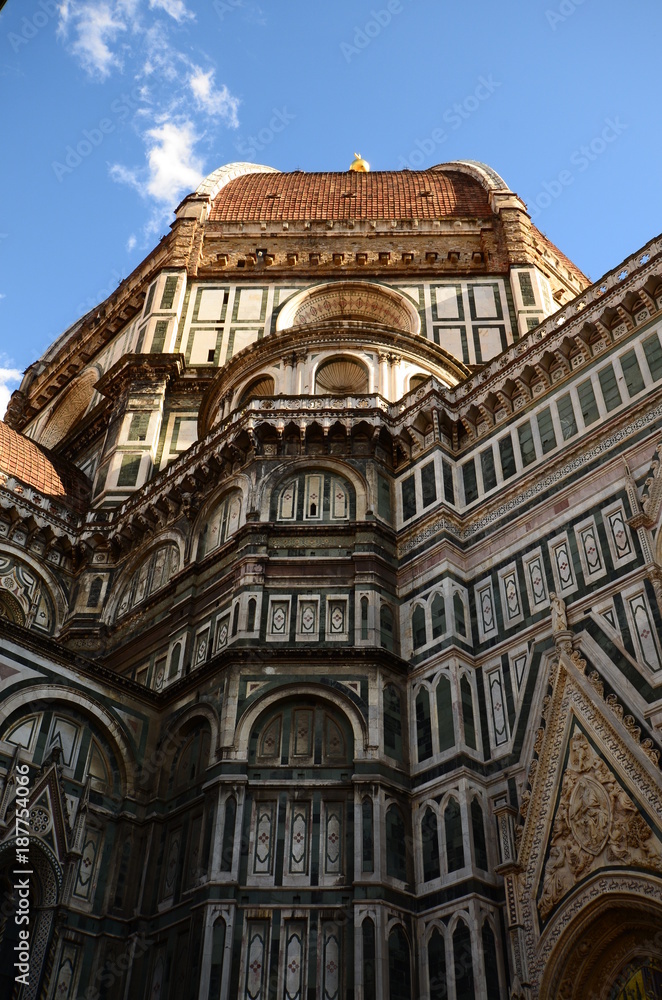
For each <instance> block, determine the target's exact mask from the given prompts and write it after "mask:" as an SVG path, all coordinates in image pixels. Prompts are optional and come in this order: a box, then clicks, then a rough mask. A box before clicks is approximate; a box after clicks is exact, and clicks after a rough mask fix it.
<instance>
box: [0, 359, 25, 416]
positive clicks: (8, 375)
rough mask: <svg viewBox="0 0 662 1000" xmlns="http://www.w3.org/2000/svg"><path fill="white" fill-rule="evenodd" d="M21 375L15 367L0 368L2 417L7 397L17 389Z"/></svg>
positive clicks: (0, 414)
mask: <svg viewBox="0 0 662 1000" xmlns="http://www.w3.org/2000/svg"><path fill="white" fill-rule="evenodd" d="M22 377H23V376H22V374H21V372H19V371H18V370H17V369H16V368H0V418H2V417H4V415H5V410H6V409H7V403H8V402H9V397H10V396H11V394H12V392H13V391H14V389H18V383H19V382H20V381H21V378H22ZM14 383H16V384H14Z"/></svg>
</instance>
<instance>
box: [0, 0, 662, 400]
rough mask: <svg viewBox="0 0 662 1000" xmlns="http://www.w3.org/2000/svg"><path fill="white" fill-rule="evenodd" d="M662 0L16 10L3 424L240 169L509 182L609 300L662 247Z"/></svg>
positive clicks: (169, 0) (106, 4)
mask: <svg viewBox="0 0 662 1000" xmlns="http://www.w3.org/2000/svg"><path fill="white" fill-rule="evenodd" d="M661 20H662V13H661V10H660V6H659V3H658V2H656V0H635V2H634V3H632V4H624V3H622V2H618V3H617V2H615V0H582V2H577V0H519V2H515V0H502V2H501V3H495V2H494V0H464V2H462V3H456V2H455V3H450V2H446V0H354V2H352V3H350V2H348V0H335V2H320V0H317V2H315V0H280V2H276V0H260V2H257V0H204V2H203V0H198V2H194V0H8V3H7V4H6V6H5V7H4V9H3V11H2V13H1V14H0V80H1V86H2V102H1V105H0V119H1V124H2V136H3V144H2V146H3V152H2V156H1V157H0V175H1V185H2V187H1V189H2V192H3V197H2V201H1V202H0V412H3V411H4V405H5V402H6V399H7V397H8V393H9V391H11V390H12V389H13V388H16V386H17V384H18V382H17V377H18V374H19V373H20V372H21V371H23V370H24V369H25V368H26V367H27V366H28V365H29V364H30V363H31V362H32V361H33V360H35V358H36V357H38V356H39V355H40V354H41V353H42V352H43V351H44V350H45V349H46V347H47V346H48V345H49V344H50V343H51V342H52V341H53V340H54V339H55V338H56V337H57V336H58V335H59V334H60V333H61V332H62V331H63V330H64V329H65V328H66V327H67V326H68V325H69V324H70V323H72V322H73V321H74V320H75V319H76V318H77V317H78V316H79V315H80V314H82V313H83V312H86V311H87V310H88V309H90V308H92V306H93V305H95V304H96V302H98V301H100V300H102V299H103V298H105V297H106V296H107V295H108V294H109V293H110V292H111V291H112V290H113V289H114V288H115V287H116V285H117V284H118V282H119V281H120V280H121V278H123V277H125V276H126V275H127V274H129V273H130V272H131V270H133V268H134V267H135V266H136V265H137V264H138V263H139V262H140V261H141V260H142V258H143V257H144V256H145V255H146V253H147V252H148V251H149V250H150V249H151V248H152V247H153V246H154V245H155V244H156V243H157V242H158V240H159V239H160V237H161V236H162V235H163V234H165V233H166V232H167V231H168V226H169V223H170V222H171V221H172V218H173V214H172V213H173V209H174V208H175V206H176V205H177V204H178V202H179V201H180V200H181V198H182V197H184V195H186V194H187V193H188V192H189V191H190V190H192V189H193V188H195V186H196V184H197V183H198V181H199V180H200V179H201V177H203V176H204V175H206V174H207V173H210V172H211V171H212V170H214V169H215V168H216V167H218V166H220V165H221V164H223V163H228V162H231V161H233V160H253V161H255V162H258V163H268V164H270V165H272V166H275V167H277V168H279V169H281V170H291V169H294V168H301V169H303V170H344V169H346V168H347V167H348V166H349V163H350V161H351V159H352V155H353V153H354V151H358V152H360V153H362V154H363V156H365V157H366V158H367V159H368V160H369V161H370V163H371V165H372V167H373V169H384V170H390V169H396V168H398V167H403V166H405V165H408V166H410V167H411V168H413V169H421V168H425V167H427V166H431V165H433V164H435V163H440V162H444V161H448V160H453V159H477V160H483V161H484V162H486V163H489V164H490V165H491V166H493V167H494V168H495V169H496V170H498V171H499V173H501V174H502V176H503V177H504V178H505V180H506V181H507V183H508V184H509V185H510V187H511V188H513V190H515V191H516V192H517V193H518V194H519V195H520V196H521V197H522V198H523V199H524V200H525V201H526V202H527V204H528V205H529V209H530V211H531V213H532V215H533V216H534V218H535V222H536V224H537V225H538V226H539V227H540V228H541V229H543V230H544V231H545V232H546V233H547V235H548V236H549V237H550V239H552V240H553V241H554V242H555V243H556V244H557V245H558V246H559V247H560V248H561V249H562V250H563V251H564V252H565V253H567V254H568V256H570V257H571V258H572V259H573V260H574V261H575V262H576V263H577V264H578V265H579V266H580V267H581V268H582V269H583V270H584V271H585V272H586V273H588V274H589V276H590V277H591V278H593V279H597V278H598V277H600V276H601V275H602V274H603V273H604V272H605V271H607V270H609V269H610V268H612V267H614V266H615V265H617V264H618V263H619V262H620V261H621V260H622V259H623V258H624V257H626V256H627V255H628V254H630V253H632V252H634V251H635V250H637V249H638V248H639V247H640V246H641V245H643V244H644V243H645V242H646V241H647V240H649V239H651V238H652V237H653V236H655V235H657V233H658V232H659V231H660V230H661V229H662V224H661V222H660V219H661V217H662V185H661V184H660V172H659V162H660V152H661V149H660V146H661V145H662V138H661V135H662V130H661V129H660V123H659V112H658V111H657V103H658V102H657V95H658V92H659V79H658V78H659V68H658V67H659V51H658V50H659V37H660V27H661V23H660V22H661Z"/></svg>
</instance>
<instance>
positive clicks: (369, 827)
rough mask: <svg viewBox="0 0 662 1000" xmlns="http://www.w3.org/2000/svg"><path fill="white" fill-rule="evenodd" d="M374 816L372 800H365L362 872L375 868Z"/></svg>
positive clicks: (362, 812) (362, 805)
mask: <svg viewBox="0 0 662 1000" xmlns="http://www.w3.org/2000/svg"><path fill="white" fill-rule="evenodd" d="M372 816H373V811H372V800H371V799H364V800H363V802H362V803H361V826H362V831H361V833H362V845H363V850H362V861H361V871H364V872H371V871H374V866H375V860H374V858H375V841H374V832H373V829H374V828H373V818H372Z"/></svg>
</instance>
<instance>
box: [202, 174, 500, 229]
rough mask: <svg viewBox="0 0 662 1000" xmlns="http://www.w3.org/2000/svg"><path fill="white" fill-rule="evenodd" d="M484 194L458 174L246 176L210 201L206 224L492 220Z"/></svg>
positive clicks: (231, 182)
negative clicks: (464, 218) (477, 218)
mask: <svg viewBox="0 0 662 1000" xmlns="http://www.w3.org/2000/svg"><path fill="white" fill-rule="evenodd" d="M491 213H492V210H491V208H490V202H489V194H488V191H487V190H486V188H485V186H484V185H483V184H481V183H480V181H479V180H478V179H477V178H476V177H473V176H471V175H469V174H467V173H464V172H463V171H462V170H460V169H449V170H440V169H439V168H435V169H434V170H389V171H386V170H373V171H371V172H369V173H364V172H361V171H348V170H345V171H342V172H324V173H304V172H303V171H301V170H296V171H294V172H292V173H279V172H268V173H266V172H264V170H261V171H260V172H259V173H254V172H252V171H251V172H247V173H243V174H241V175H238V176H234V177H233V179H232V180H229V181H228V182H227V183H225V184H224V185H223V186H222V187H221V189H220V190H219V191H218V193H217V194H216V195H215V196H214V198H213V201H212V205H211V208H210V212H209V221H210V222H258V221H259V222H270V221H278V222H286V221H296V220H299V219H307V220H308V219H309V220H313V221H314V220H316V219H319V220H338V221H341V220H343V219H356V220H368V219H443V218H459V217H467V216H469V217H472V216H488V215H491Z"/></svg>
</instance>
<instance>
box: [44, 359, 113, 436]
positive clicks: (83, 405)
mask: <svg viewBox="0 0 662 1000" xmlns="http://www.w3.org/2000/svg"><path fill="white" fill-rule="evenodd" d="M98 379H99V372H98V371H97V370H96V368H90V369H88V370H87V371H85V372H83V373H82V375H79V376H78V378H77V379H74V381H73V382H72V384H71V386H70V387H69V388H68V389H67V390H66V392H65V393H64V395H63V396H62V398H61V399H60V400H59V401H58V402H57V403H56V404H55V407H54V409H53V411H52V413H51V414H50V416H49V417H48V420H47V421H46V424H45V425H44V427H43V429H42V430H41V431H40V433H39V444H40V445H41V446H42V447H43V448H55V446H56V445H58V444H59V443H60V441H62V439H63V438H65V437H66V436H67V434H68V433H69V431H70V430H71V429H72V427H73V426H74V424H76V423H77V422H78V421H79V420H80V419H81V417H83V416H84V414H85V412H86V411H87V409H88V407H89V405H90V403H91V402H92V397H93V396H94V386H95V385H96V383H97V381H98Z"/></svg>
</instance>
